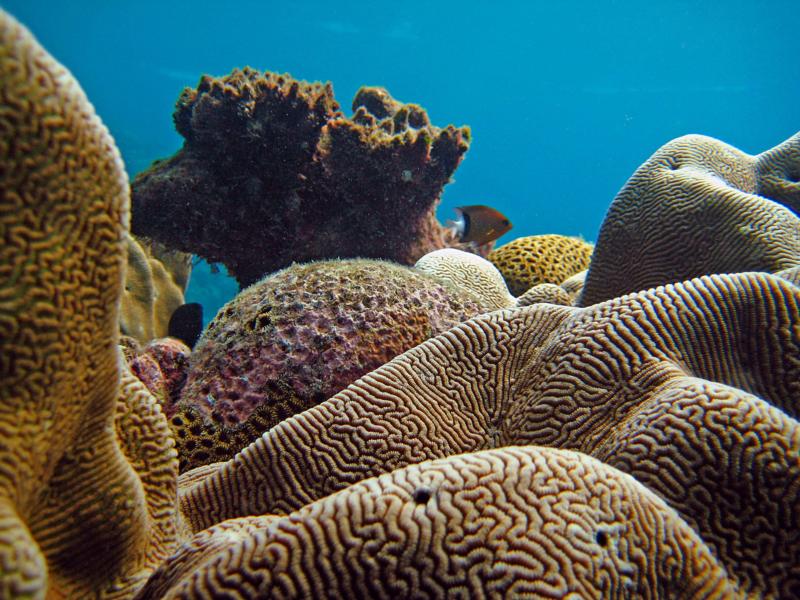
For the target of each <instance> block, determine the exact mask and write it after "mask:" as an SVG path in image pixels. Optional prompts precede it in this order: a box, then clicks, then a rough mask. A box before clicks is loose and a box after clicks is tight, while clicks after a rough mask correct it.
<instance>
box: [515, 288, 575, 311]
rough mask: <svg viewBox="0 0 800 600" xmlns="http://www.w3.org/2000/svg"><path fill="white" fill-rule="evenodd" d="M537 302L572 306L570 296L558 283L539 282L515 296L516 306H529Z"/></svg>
mask: <svg viewBox="0 0 800 600" xmlns="http://www.w3.org/2000/svg"><path fill="white" fill-rule="evenodd" d="M538 302H548V303H550V304H560V305H561V306H572V296H570V294H569V292H567V290H565V289H564V288H563V287H561V286H560V285H556V284H555V283H540V284H538V285H535V286H533V287H532V288H530V289H529V290H528V291H527V292H525V293H524V294H522V295H521V296H520V297H519V298H517V306H530V305H532V304H537V303H538Z"/></svg>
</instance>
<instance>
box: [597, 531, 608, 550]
mask: <svg viewBox="0 0 800 600" xmlns="http://www.w3.org/2000/svg"><path fill="white" fill-rule="evenodd" d="M594 538H595V539H596V540H597V543H598V544H600V545H601V546H603V547H604V548H605V547H606V546H608V534H607V533H606V532H605V531H603V530H602V529H600V530H598V532H597V533H596V534H595V536H594Z"/></svg>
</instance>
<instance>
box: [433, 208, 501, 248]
mask: <svg viewBox="0 0 800 600" xmlns="http://www.w3.org/2000/svg"><path fill="white" fill-rule="evenodd" d="M456 212H457V213H458V219H456V220H455V221H448V223H447V224H448V225H449V227H450V228H451V229H452V230H453V232H454V233H455V234H456V235H457V236H458V239H459V241H462V242H475V244H477V245H478V246H480V245H482V244H488V243H489V242H491V241H492V240H496V239H497V238H499V237H500V236H501V235H503V234H504V233H505V232H507V231H508V230H509V229H511V228H512V227H513V225H512V224H511V221H509V220H508V218H507V217H506V216H505V215H504V214H503V213H501V212H500V211H497V210H495V209H493V208H492V207H491V206H483V205H482V204H475V205H472V206H459V207H457V208H456Z"/></svg>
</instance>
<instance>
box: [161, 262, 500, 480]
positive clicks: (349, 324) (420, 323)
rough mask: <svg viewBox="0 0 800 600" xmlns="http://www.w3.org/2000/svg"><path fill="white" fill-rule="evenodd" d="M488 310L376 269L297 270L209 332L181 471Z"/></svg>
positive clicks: (265, 285)
mask: <svg viewBox="0 0 800 600" xmlns="http://www.w3.org/2000/svg"><path fill="white" fill-rule="evenodd" d="M485 310H487V307H485V306H484V304H483V303H482V301H481V300H480V299H479V298H478V297H477V296H475V295H473V294H472V293H470V292H466V291H463V290H459V289H456V288H453V287H450V286H449V285H447V284H445V283H443V282H440V281H438V280H436V279H433V278H431V277H429V276H427V275H424V274H421V273H418V272H416V271H414V270H413V269H410V268H407V267H403V266H400V265H396V264H392V263H388V262H383V261H374V260H343V261H324V262H316V263H310V264H302V265H293V266H291V267H289V268H287V269H285V270H283V271H280V272H278V273H276V274H274V275H272V276H270V277H267V278H266V279H264V280H262V281H260V282H259V283H257V284H255V285H253V286H251V287H249V288H247V289H246V290H244V291H243V292H241V293H240V294H239V295H238V296H237V297H236V298H234V299H233V300H232V301H231V302H229V303H228V304H227V305H226V306H225V307H224V308H223V309H222V310H221V311H220V312H219V313H218V314H217V316H216V317H215V318H214V320H213V321H212V322H211V323H210V324H209V326H208V328H207V330H206V331H205V332H204V334H203V337H202V338H201V339H200V341H199V342H198V344H197V346H196V348H195V350H194V352H193V353H192V356H191V363H190V368H189V376H188V379H187V382H186V385H185V387H184V388H183V393H182V396H181V400H180V401H179V404H178V406H177V407H176V408H177V412H176V413H174V414H173V415H172V416H171V425H172V427H173V430H174V431H175V434H176V438H177V442H178V452H179V454H180V459H181V466H182V469H184V470H185V469H186V468H189V467H195V466H199V465H201V464H205V463H208V462H213V461H217V460H223V459H226V458H229V457H231V456H233V455H234V454H235V453H236V451H238V450H239V449H240V448H242V447H244V446H246V445H247V444H249V443H250V442H251V441H253V440H254V439H255V438H256V437H258V436H260V435H261V434H262V433H263V432H264V431H265V430H267V429H269V428H270V427H272V426H273V425H275V424H276V423H278V422H280V421H282V420H283V419H285V418H287V417H289V416H291V415H293V414H296V413H298V412H300V411H302V410H305V409H306V408H309V407H311V406H313V405H315V404H318V403H319V402H322V401H324V400H326V399H327V398H329V397H330V396H332V395H334V394H335V393H337V392H339V391H340V390H342V389H343V388H345V387H346V386H347V385H349V384H350V383H352V382H353V381H355V380H356V379H358V378H359V377H360V376H362V375H364V374H365V373H368V372H370V371H372V370H374V369H375V368H377V367H379V366H380V365H382V364H384V363H385V362H388V361H389V360H391V359H392V358H394V357H395V356H397V355H398V354H401V353H402V352H404V351H405V350H408V349H409V348H412V347H414V346H416V345H417V344H420V343H421V342H423V341H425V340H426V339H428V338H430V337H432V336H434V335H437V334H439V333H441V332H443V331H445V330H447V329H449V328H450V327H453V326H454V325H456V324H458V323H459V322H462V321H465V320H467V319H469V318H471V317H473V316H475V315H477V314H479V313H481V312H484V311H485Z"/></svg>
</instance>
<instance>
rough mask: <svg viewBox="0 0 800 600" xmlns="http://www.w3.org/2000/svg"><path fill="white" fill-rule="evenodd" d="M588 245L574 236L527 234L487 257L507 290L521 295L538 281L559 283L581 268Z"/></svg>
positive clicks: (585, 262)
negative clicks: (504, 282)
mask: <svg viewBox="0 0 800 600" xmlns="http://www.w3.org/2000/svg"><path fill="white" fill-rule="evenodd" d="M591 256H592V245H591V244H590V243H589V242H586V241H584V240H582V239H580V238H577V237H568V236H564V235H529V236H526V237H521V238H517V239H515V240H512V241H511V242H509V243H507V244H505V245H503V246H501V247H499V248H496V249H495V250H492V252H491V253H490V254H489V260H490V261H491V262H492V263H494V266H495V267H497V269H498V270H499V271H500V272H501V273H502V274H503V277H504V278H505V280H506V283H507V284H508V289H509V290H511V293H512V294H514V295H515V296H521V295H522V294H524V293H525V292H526V291H528V290H529V289H530V288H532V287H533V286H535V285H538V284H540V283H553V284H556V285H558V284H560V283H561V282H562V281H564V280H565V279H568V278H570V277H572V276H573V275H575V274H576V273H579V272H581V271H583V270H585V269H586V268H587V267H588V266H589V259H590V258H591Z"/></svg>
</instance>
